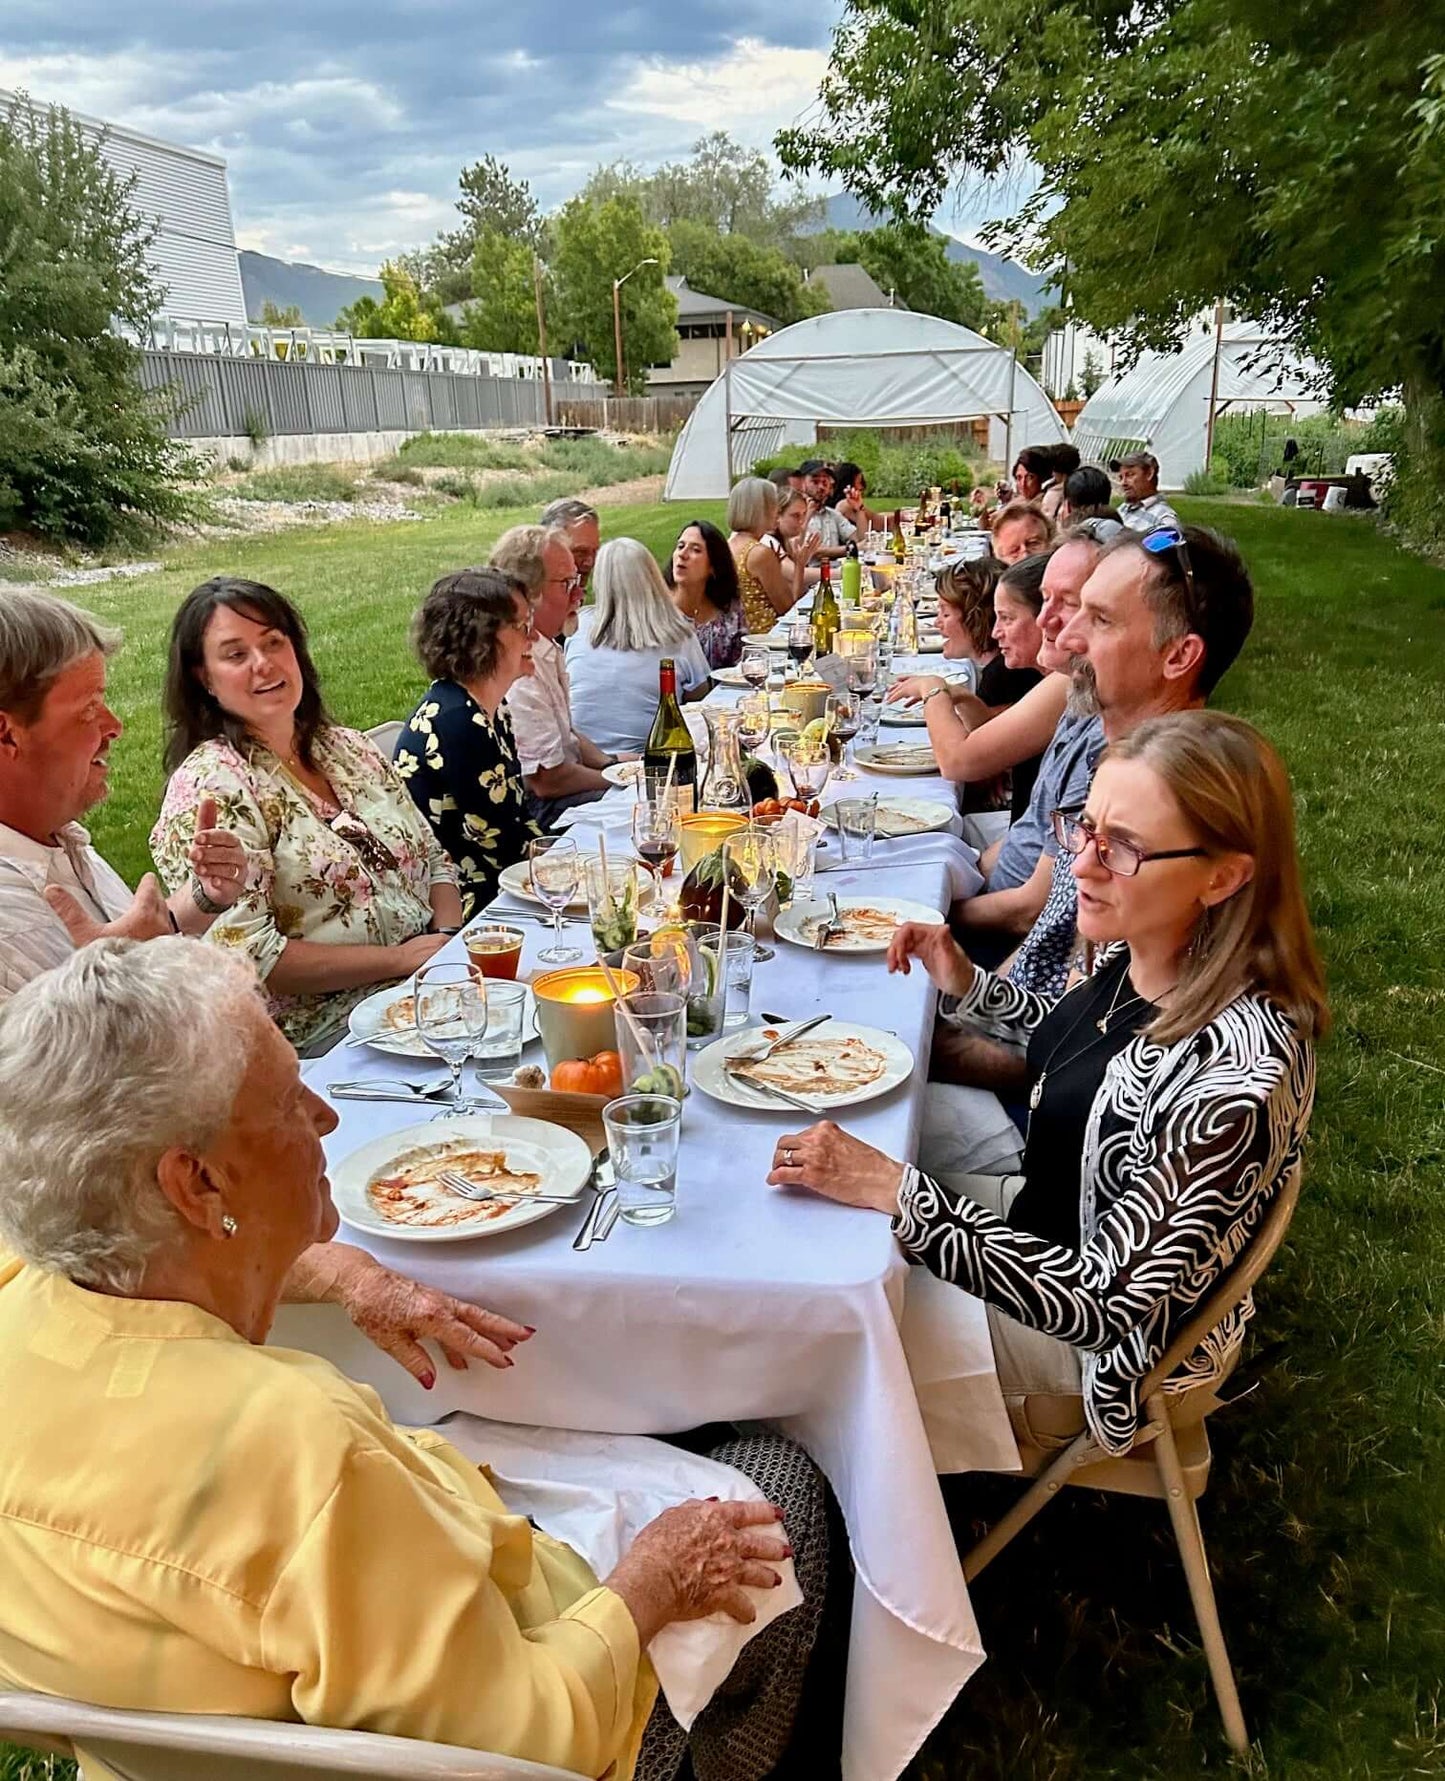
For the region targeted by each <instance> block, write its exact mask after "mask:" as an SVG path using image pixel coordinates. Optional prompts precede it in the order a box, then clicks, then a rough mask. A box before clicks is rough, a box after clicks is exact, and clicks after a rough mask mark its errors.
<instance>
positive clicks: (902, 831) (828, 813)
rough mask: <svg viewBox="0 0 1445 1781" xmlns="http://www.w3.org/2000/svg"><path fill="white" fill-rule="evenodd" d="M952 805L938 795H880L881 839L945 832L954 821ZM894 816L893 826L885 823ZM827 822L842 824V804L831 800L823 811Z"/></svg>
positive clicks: (896, 838) (879, 831) (894, 839)
mask: <svg viewBox="0 0 1445 1781" xmlns="http://www.w3.org/2000/svg"><path fill="white" fill-rule="evenodd" d="M954 814H955V813H954V811H953V810H952V808H951V807H950V806H949V805H947V804H944V803H942V802H940V800H939V799H937V798H880V799H879V801H878V839H879V840H880V841H899V840H904V839H906V838H908V837H909V836H912V835H941V834H945V833H946V832H947V830H948V827H949V824H950V823H951V822H952V821H953V818H954ZM890 818H893V819H894V821H893V823H892V824H891V825H890V826H889V827H885V826H884V825H885V824H886V823H888V822H889V819H890ZM900 818H901V819H903V820H904V821H905V822H906V823H907V826H906V827H904V826H902V825H901V824H900V823H899V821H898V820H897V819H900ZM823 820H824V822H826V823H828V824H830V826H831V827H833V828H835V829H836V828H837V826H838V806H837V805H836V804H829V805H828V807H827V808H826V809H825V810H824V811H823ZM915 824H917V825H919V826H917V827H915V826H914V825H915Z"/></svg>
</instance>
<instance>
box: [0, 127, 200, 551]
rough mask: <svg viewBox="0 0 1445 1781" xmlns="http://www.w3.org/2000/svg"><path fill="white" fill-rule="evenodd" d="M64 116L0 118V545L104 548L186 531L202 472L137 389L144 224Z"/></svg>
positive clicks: (146, 296)
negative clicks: (164, 531)
mask: <svg viewBox="0 0 1445 1781" xmlns="http://www.w3.org/2000/svg"><path fill="white" fill-rule="evenodd" d="M134 189H135V180H134V178H132V179H129V180H126V179H122V178H120V177H119V176H118V175H117V174H115V173H114V172H112V170H111V169H110V167H109V166H107V164H106V162H105V161H104V159H103V158H102V157H101V155H100V153H99V151H98V149H97V148H96V147H94V146H93V145H92V144H91V143H89V142H87V141H86V139H85V137H84V136H82V134H81V132H80V130H79V129H78V128H77V126H76V124H75V123H74V121H73V120H72V118H71V117H70V115H69V113H68V112H65V111H62V110H59V109H56V110H52V111H49V112H47V113H45V114H44V115H43V116H41V115H35V114H32V113H31V112H30V111H29V110H28V109H27V108H25V107H24V106H22V105H21V104H20V103H19V102H17V103H16V104H14V105H13V106H12V107H11V108H10V110H9V112H8V113H7V114H4V115H0V243H3V244H4V248H3V254H4V261H3V264H4V270H3V275H0V531H3V530H5V529H7V528H10V527H16V526H20V527H26V528H28V529H30V530H32V531H35V532H38V533H40V534H42V535H43V536H46V537H49V538H55V539H75V540H77V541H79V542H81V543H84V544H87V545H90V546H104V545H106V544H109V543H111V542H113V541H116V540H118V539H127V538H131V537H135V536H137V535H139V534H142V533H144V532H146V531H148V530H151V529H153V528H154V527H155V526H156V525H164V524H168V523H171V522H174V521H177V520H184V519H188V518H190V517H191V515H192V513H193V511H194V505H195V504H194V500H193V499H192V497H191V496H190V495H189V494H188V493H187V491H186V490H185V488H184V487H183V486H181V485H184V484H187V483H195V482H196V481H198V480H199V478H200V477H201V475H202V474H203V472H202V466H201V465H200V464H199V463H198V462H197V461H196V459H195V458H194V457H193V456H192V455H191V454H190V453H189V452H188V451H186V449H185V448H184V447H183V446H181V445H179V444H178V443H177V442H176V441H175V440H173V439H170V438H168V437H167V433H166V414H167V409H168V406H169V401H168V398H167V397H165V396H163V395H160V394H156V393H149V392H146V391H144V390H142V388H141V386H140V383H139V380H138V377H137V371H138V367H139V363H140V355H139V354H138V352H137V351H136V349H135V348H134V347H133V346H132V345H130V343H129V342H128V341H126V340H123V339H122V338H121V337H120V336H119V334H117V333H115V332H113V331H112V321H113V320H115V321H120V322H123V323H125V324H127V325H128V326H129V327H130V328H131V329H132V330H133V331H134V332H135V333H137V334H139V335H141V336H144V335H145V334H146V333H147V332H148V331H149V328H150V325H151V323H152V321H153V320H154V318H155V316H156V314H157V313H158V311H159V308H160V302H161V293H160V290H159V287H158V286H157V284H156V282H155V279H154V276H153V274H152V272H151V270H150V267H149V263H148V261H147V257H146V255H147V249H148V248H149V246H150V243H151V240H152V238H153V236H154V233H155V229H154V226H151V225H147V224H146V223H145V222H144V221H143V219H142V218H141V217H140V215H139V214H138V213H137V212H136V211H135V210H134V209H133V208H132V206H131V197H132V194H133V192H134Z"/></svg>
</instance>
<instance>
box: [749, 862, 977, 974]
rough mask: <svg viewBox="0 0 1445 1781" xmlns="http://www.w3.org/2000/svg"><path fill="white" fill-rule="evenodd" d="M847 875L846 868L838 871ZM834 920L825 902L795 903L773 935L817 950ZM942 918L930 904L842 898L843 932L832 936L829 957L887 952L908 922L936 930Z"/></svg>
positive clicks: (783, 914)
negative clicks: (821, 933) (896, 933)
mask: <svg viewBox="0 0 1445 1781" xmlns="http://www.w3.org/2000/svg"><path fill="white" fill-rule="evenodd" d="M838 870H839V871H840V872H846V871H847V870H848V868H847V867H846V866H840V867H839V868H838ZM831 919H832V907H831V905H830V904H828V903H825V902H820V903H793V904H790V905H789V907H788V908H786V909H784V910H782V911H780V913H779V915H778V918H777V920H776V921H775V922H774V923H773V931H774V932H775V933H776V934H777V936H778V938H779V939H780V940H791V941H792V943H793V945H794V946H806V947H808V948H809V949H810V950H816V947H815V945H814V942H815V940H816V938H817V934H818V930H819V929H820V928H821V927H822V926H823V924H824V923H825V922H827V921H831ZM942 920H943V917H942V916H941V915H940V914H939V913H938V911H937V910H936V909H930V908H929V906H928V904H927V903H910V902H909V901H907V899H906V898H903V897H839V898H838V921H839V924H840V929H841V931H840V932H838V933H835V934H831V935H830V936H829V938H828V944H827V945H826V946H825V947H823V949H822V950H823V951H824V952H826V953H853V952H887V950H888V943H889V941H890V940H892V938H893V934H894V930H895V929H896V928H899V927H901V926H902V924H903V923H904V922H906V921H923V922H927V923H928V924H929V926H930V927H937V926H938V924H939V922H941V921H942Z"/></svg>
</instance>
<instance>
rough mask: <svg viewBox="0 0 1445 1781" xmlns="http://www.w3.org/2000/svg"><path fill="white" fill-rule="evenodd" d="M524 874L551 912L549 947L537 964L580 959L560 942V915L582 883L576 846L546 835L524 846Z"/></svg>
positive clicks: (572, 948) (578, 949)
mask: <svg viewBox="0 0 1445 1781" xmlns="http://www.w3.org/2000/svg"><path fill="white" fill-rule="evenodd" d="M527 871H528V874H529V876H530V877H531V880H532V889H533V890H534V891H535V892H536V893H537V895H538V896H539V897H540V898H541V899H542V901H543V902H544V903H545V904H546V905H547V907H548V908H549V909H550V910H551V911H552V938H553V944H552V945H551V946H549V947H547V948H546V950H545V951H543V952H539V953H538V954H537V960H538V963H539V964H543V965H571V964H575V963H576V961H577V960H578V959H580V958H581V956H582V949H581V947H579V946H567V945H564V944H563V940H562V911H563V910H564V909H565V908H566V907H567V905H568V904H569V903H570V902H571V901H572V899H573V897H575V896H576V895H577V887H578V885H580V884H581V882H582V861H581V858H580V856H579V855H578V852H577V843H576V842H575V841H574V840H572V838H571V837H570V836H568V835H549V836H546V837H545V838H544V839H542V840H540V841H529V842H528V843H527Z"/></svg>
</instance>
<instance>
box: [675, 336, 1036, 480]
mask: <svg viewBox="0 0 1445 1781" xmlns="http://www.w3.org/2000/svg"><path fill="white" fill-rule="evenodd" d="M968 420H987V421H988V423H989V455H990V456H991V457H993V458H996V459H998V460H1000V461H1004V460H1006V459H1007V458H1008V457H1009V455H1010V453H1012V452H1016V451H1018V450H1019V449H1020V447H1022V446H1025V445H1056V444H1059V443H1061V442H1062V441H1063V440H1064V439H1065V438H1067V434H1066V433H1065V431H1064V427H1063V423H1062V422H1061V421H1060V419H1059V416H1058V412H1057V410H1056V409H1055V408H1054V405H1053V403H1052V402H1050V400H1049V399H1048V397H1047V396H1046V395H1045V394H1044V392H1043V391H1042V390H1041V389H1040V388H1039V386H1038V384H1037V383H1036V382H1035V381H1034V379H1033V378H1032V377H1031V376H1030V375H1029V373H1028V372H1027V371H1025V369H1024V368H1023V366H1022V365H1021V364H1019V363H1018V361H1017V360H1016V359H1015V358H1014V356H1013V354H1012V353H1011V352H1009V350H1008V348H1007V347H1003V346H997V345H995V343H994V342H993V341H991V340H985V339H984V337H983V335H982V334H975V333H974V332H973V330H972V329H971V328H961V327H959V326H958V325H957V323H955V322H946V321H943V320H941V319H940V318H939V317H938V316H936V315H919V314H917V313H916V312H915V311H913V310H908V309H844V310H839V311H837V312H835V313H833V314H830V315H817V316H812V317H810V318H809V320H807V321H803V322H795V323H794V324H793V326H792V327H790V328H780V329H779V330H778V332H777V333H776V334H771V335H769V336H768V338H767V339H766V340H761V341H759V342H758V344H757V345H756V346H755V347H753V348H752V349H751V351H749V352H746V353H744V354H743V355H742V357H741V358H737V359H733V360H731V361H730V362H729V363H728V365H727V366H726V367H725V369H724V371H723V373H722V375H721V376H720V377H719V378H717V379H716V380H715V382H713V383H712V384H711V385H710V386H709V388H708V390H707V391H706V393H705V394H704V395H703V398H702V400H701V401H700V402H699V403H698V405H697V407H696V408H695V409H694V410H693V412H692V413H691V415H689V416H688V420H687V424H686V426H684V428H683V430H682V433H681V435H680V436H679V438H678V441H677V445H676V447H675V449H674V451H673V454H672V465H671V467H670V469H669V470H668V473H667V486H666V487H665V488H664V490H663V499H664V500H665V501H701V500H717V499H721V498H723V497H725V496H726V495H727V492H728V490H729V488H730V487H731V486H732V480H733V478H734V477H736V476H742V475H746V474H747V472H748V470H749V469H750V467H751V466H752V465H753V464H754V463H755V462H756V461H757V459H759V458H766V457H772V456H773V455H774V454H775V453H777V452H780V451H782V450H783V449H784V448H785V447H791V446H798V447H800V448H801V447H805V446H812V445H815V444H816V443H817V438H818V425H819V423H820V422H821V423H823V424H825V425H828V426H844V427H916V426H931V425H939V424H944V423H947V422H949V421H968ZM888 492H896V491H888Z"/></svg>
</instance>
